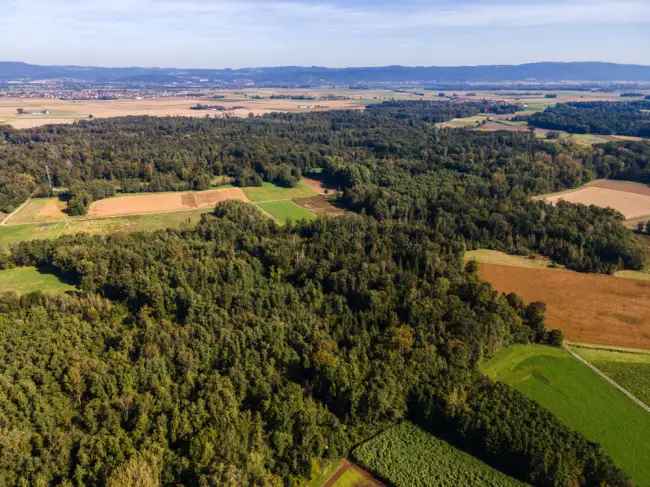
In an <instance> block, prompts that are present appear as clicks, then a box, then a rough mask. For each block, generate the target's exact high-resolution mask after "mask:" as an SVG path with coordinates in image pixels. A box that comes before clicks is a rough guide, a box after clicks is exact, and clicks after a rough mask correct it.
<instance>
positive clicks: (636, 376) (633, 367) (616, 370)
mask: <svg viewBox="0 0 650 487" xmlns="http://www.w3.org/2000/svg"><path fill="white" fill-rule="evenodd" d="M571 348H572V350H573V351H574V352H575V353H577V354H578V355H580V356H581V357H582V358H584V359H585V360H587V361H588V362H590V363H592V364H593V365H595V366H596V367H598V368H599V369H600V370H601V371H602V372H604V373H605V375H607V376H609V377H610V378H612V379H614V380H615V381H616V382H617V383H619V384H620V385H621V386H623V387H624V388H626V389H627V390H628V391H630V392H631V393H632V394H634V395H635V396H636V397H637V398H639V399H640V400H641V401H643V402H645V403H646V404H650V353H634V352H627V351H625V352H624V351H619V350H604V349H598V348H587V347H579V346H574V347H571Z"/></svg>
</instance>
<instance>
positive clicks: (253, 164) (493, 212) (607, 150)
mask: <svg viewBox="0 0 650 487" xmlns="http://www.w3.org/2000/svg"><path fill="white" fill-rule="evenodd" d="M486 109H487V108H486V105H485V104H484V103H483V102H469V103H467V104H462V103H461V104H456V103H451V102H387V103H384V104H379V105H376V106H373V107H372V108H370V109H368V110H367V111H365V112H361V113H357V112H349V111H340V112H323V113H311V114H274V115H269V116H266V117H258V118H251V119H209V120H208V119H187V118H146V117H128V118H119V119H107V120H92V121H83V122H80V123H77V124H74V125H71V126H49V127H43V128H38V129H31V130H22V131H17V130H13V129H11V128H8V127H7V128H2V129H1V130H0V141H2V142H0V211H5V212H9V211H11V210H12V209H13V208H15V207H16V206H18V205H19V204H20V203H21V202H22V201H24V200H25V199H26V198H27V197H28V196H29V195H30V194H34V195H43V194H48V192H49V191H50V187H49V184H48V183H49V181H50V180H51V182H52V186H53V187H62V188H66V191H65V192H64V193H63V194H62V197H64V198H67V199H68V212H69V213H71V214H75V215H76V214H84V213H85V211H87V208H88V205H89V204H90V203H91V202H92V201H93V200H94V199H98V198H102V197H105V196H107V195H110V194H112V192H114V191H116V190H119V191H121V192H142V191H180V190H188V189H206V188H207V187H209V185H210V182H211V181H212V179H213V178H214V177H216V176H223V175H227V176H230V177H232V178H233V179H234V182H235V184H238V185H241V186H251V185H259V184H261V183H262V181H271V182H274V183H276V184H279V185H282V186H292V185H295V184H296V182H297V181H298V180H299V178H300V177H301V176H302V175H303V174H311V173H314V172H316V171H318V174H320V177H323V178H325V179H326V181H327V182H328V183H329V184H330V185H332V186H333V187H335V188H337V189H338V190H340V191H341V193H342V197H341V200H340V204H341V205H343V206H345V207H347V208H349V209H351V210H353V211H356V212H360V213H365V214H368V215H372V216H374V217H375V218H377V219H379V220H398V221H411V222H418V223H426V224H428V225H430V226H432V227H433V228H435V229H436V231H437V232H438V233H440V234H441V235H445V236H446V237H447V238H450V239H454V240H457V239H459V238H460V239H461V240H462V242H463V243H464V245H465V246H466V247H467V248H475V247H478V246H481V247H489V248H495V249H498V250H504V251H508V252H512V253H517V254H523V255H525V254H528V253H532V252H536V253H541V254H543V255H546V256H548V257H551V258H553V259H554V260H556V261H557V262H559V263H561V264H564V265H566V266H568V267H570V268H572V269H576V270H580V271H592V272H614V271H616V270H618V269H621V268H630V269H638V268H640V267H641V266H642V264H643V259H644V255H643V252H642V249H640V248H639V246H638V245H637V244H636V243H635V240H634V239H633V237H632V235H631V234H630V233H629V232H627V231H626V230H625V229H624V228H623V226H622V217H621V215H619V214H617V213H615V212H613V211H610V210H603V209H598V208H595V207H580V206H574V205H568V204H562V205H557V206H555V207H551V206H549V205H546V204H544V203H542V202H535V201H531V196H533V195H537V194H541V193H546V192H552V191H559V190H563V189H567V188H571V187H575V186H578V185H580V184H582V183H585V182H587V181H589V180H591V179H593V178H595V177H604V176H611V177H618V176H621V177H622V176H623V175H625V176H631V177H632V178H633V179H634V178H638V179H639V180H643V178H644V177H645V176H644V174H645V171H646V168H647V165H648V158H647V151H648V146H647V145H646V144H644V143H634V142H630V143H621V144H614V145H611V146H604V147H603V146H598V147H596V148H594V149H590V148H580V147H577V146H573V145H563V144H552V143H548V142H545V141H539V140H536V139H534V138H533V137H532V135H531V134H527V133H524V134H521V133H505V132H497V133H478V132H473V131H467V130H454V129H440V128H437V127H436V126H435V123H436V122H438V121H440V120H448V119H450V118H453V117H456V116H463V115H467V114H473V113H477V111H478V112H480V111H481V110H486ZM490 109H491V110H494V111H498V110H500V109H504V110H512V109H514V107H506V108H503V107H502V106H501V107H492V108H490Z"/></svg>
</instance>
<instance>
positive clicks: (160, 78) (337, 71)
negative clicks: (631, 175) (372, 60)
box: [0, 62, 650, 86]
mask: <svg viewBox="0 0 650 487" xmlns="http://www.w3.org/2000/svg"><path fill="white" fill-rule="evenodd" d="M37 80H68V81H78V82H84V83H98V84H102V83H111V84H113V83H119V84H129V83H136V84H183V83H210V84H215V83H216V84H218V83H223V84H228V85H231V84H239V85H244V84H255V85H262V86H263V85H269V86H270V85H288V86H318V85H355V84H379V83H384V84H386V83H410V84H420V85H426V84H436V83H438V84H444V83H449V84H453V83H499V82H507V83H513V82H533V83H535V82H536V83H561V82H571V83H580V82H596V83H615V82H650V66H639V65H631V64H613V63H599V62H568V63H556V62H541V63H530V64H521V65H494V66H457V67H436V66H429V67H422V66H418V67H408V66H384V67H366V68H364V67H359V68H325V67H318V66H311V67H298V66H285V67H274V68H243V69H179V68H139V67H127V68H102V67H87V66H38V65H33V64H27V63H22V62H0V82H10V81H37Z"/></svg>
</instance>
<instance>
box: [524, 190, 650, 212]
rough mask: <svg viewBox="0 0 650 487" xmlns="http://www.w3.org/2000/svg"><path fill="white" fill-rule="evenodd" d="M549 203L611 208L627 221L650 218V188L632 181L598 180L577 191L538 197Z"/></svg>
mask: <svg viewBox="0 0 650 487" xmlns="http://www.w3.org/2000/svg"><path fill="white" fill-rule="evenodd" d="M536 199H543V200H544V201H546V202H547V203H551V204H556V203H557V202H559V201H566V202H568V203H579V204H583V205H595V206H599V207H601V208H611V209H614V210H616V211H618V212H619V213H621V214H623V216H624V217H625V219H626V220H631V219H636V218H641V217H644V216H649V217H650V188H649V187H648V186H647V185H645V184H641V183H634V182H631V181H610V180H596V181H592V182H591V183H589V184H587V185H585V186H582V187H580V188H577V189H572V190H568V191H563V192H560V193H553V194H548V195H542V196H538V197H537V198H536Z"/></svg>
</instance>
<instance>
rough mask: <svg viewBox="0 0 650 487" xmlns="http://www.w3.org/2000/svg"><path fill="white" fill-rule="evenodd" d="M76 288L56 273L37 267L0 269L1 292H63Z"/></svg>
mask: <svg viewBox="0 0 650 487" xmlns="http://www.w3.org/2000/svg"><path fill="white" fill-rule="evenodd" d="M75 289H76V288H75V287H74V286H71V285H70V284H67V283H65V282H63V281H61V280H60V279H59V278H58V277H57V276H55V275H54V274H49V273H45V272H41V271H40V270H38V269H37V268H36V267H15V268H13V269H5V270H2V271H0V293H6V292H15V293H17V294H28V293H33V292H36V291H40V292H42V293H47V294H61V293H64V292H66V291H73V290H75Z"/></svg>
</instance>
